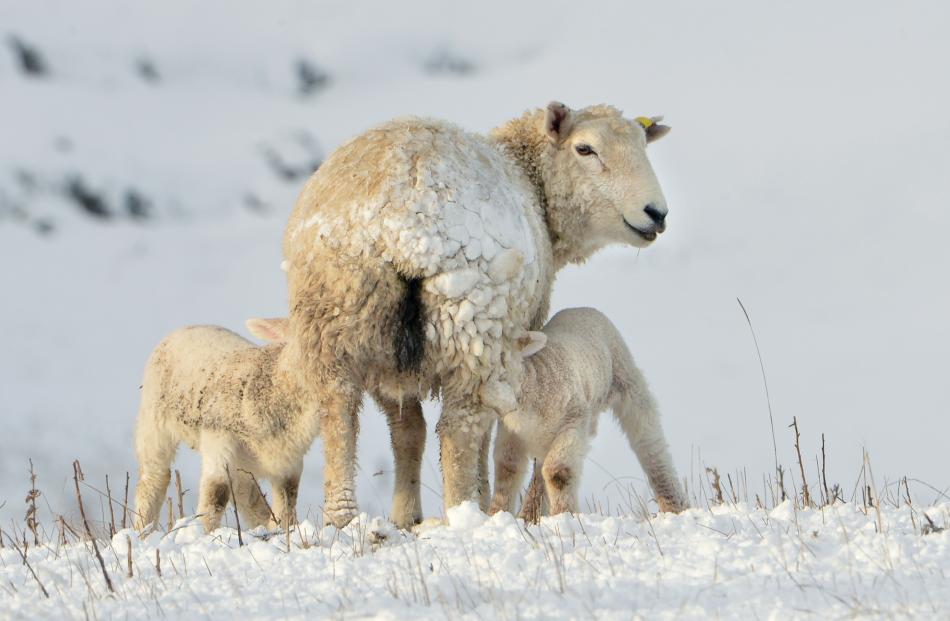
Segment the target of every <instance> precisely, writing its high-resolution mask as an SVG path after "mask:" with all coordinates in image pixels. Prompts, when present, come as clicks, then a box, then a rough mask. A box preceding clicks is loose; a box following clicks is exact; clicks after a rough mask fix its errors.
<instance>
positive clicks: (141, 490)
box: [135, 319, 320, 531]
mask: <svg viewBox="0 0 950 621" xmlns="http://www.w3.org/2000/svg"><path fill="white" fill-rule="evenodd" d="M247 325H248V328H249V329H250V330H251V332H252V333H253V334H255V335H256V336H259V337H261V338H264V339H267V340H273V341H279V342H277V343H274V344H269V345H266V346H263V347H259V346H257V345H255V344H253V343H251V342H250V341H248V340H246V339H244V338H242V337H241V336H238V335H237V334H235V333H234V332H231V331H229V330H226V329H224V328H220V327H217V326H189V327H186V328H182V329H180V330H177V331H175V332H173V333H172V334H171V335H169V336H168V337H166V338H165V339H164V340H163V341H162V342H161V343H160V344H159V345H158V347H156V348H155V350H154V351H153V352H152V355H151V356H150V358H149V361H148V365H147V367H146V369H145V378H144V380H143V382H142V400H141V405H140V407H139V417H138V424H137V425H136V431H135V450H136V454H137V457H138V461H139V482H138V486H137V488H136V492H135V511H136V514H137V516H136V522H135V526H136V528H137V529H140V530H141V529H144V528H146V527H148V526H150V525H152V524H153V523H154V522H155V521H156V520H157V518H158V516H159V512H160V510H161V508H162V502H163V500H164V499H165V493H166V490H167V488H168V482H169V479H170V474H171V472H170V469H169V467H170V465H171V463H172V461H173V460H174V458H175V452H176V449H177V447H178V444H179V443H180V442H186V443H187V444H188V445H189V446H191V448H193V449H195V450H197V451H198V452H199V453H200V454H201V484H200V486H199V490H198V513H199V515H201V516H202V520H203V522H204V525H205V528H206V529H207V530H208V531H211V530H214V529H215V528H217V527H218V526H219V525H220V523H221V517H222V514H223V512H224V509H225V506H226V505H227V503H228V499H229V497H230V495H231V494H230V491H231V486H232V485H233V488H234V495H235V499H234V500H235V505H237V507H238V509H239V510H240V512H241V515H242V518H243V519H244V520H245V522H246V524H248V525H249V526H250V527H254V526H259V525H263V524H267V523H270V525H271V527H276V526H283V527H287V526H288V525H290V524H293V523H294V522H295V521H296V519H295V507H296V502H297V487H298V485H299V483H300V474H301V471H302V469H303V456H304V454H305V453H306V452H307V449H309V448H310V445H311V443H312V442H313V440H314V439H315V438H316V437H317V435H318V434H319V431H320V417H319V412H318V409H317V407H316V404H315V403H314V401H313V399H312V398H311V397H310V393H309V391H304V390H300V388H299V386H298V384H297V379H296V378H297V374H296V373H292V372H290V370H291V367H292V365H293V364H295V362H296V359H292V358H291V357H290V356H289V355H288V354H287V350H286V348H285V345H284V343H283V342H282V341H283V339H284V332H283V331H284V330H285V328H286V322H285V321H271V320H267V319H253V320H250V321H248V323H247ZM229 475H230V481H229V478H228V477H229ZM252 475H253V478H252ZM254 478H256V479H257V480H263V479H267V480H269V481H270V483H271V486H272V488H273V494H274V502H273V516H272V514H271V511H270V510H269V509H268V507H267V504H266V502H265V501H264V498H263V497H262V496H261V493H260V489H259V488H258V487H257V483H256V482H255V480H254Z"/></svg>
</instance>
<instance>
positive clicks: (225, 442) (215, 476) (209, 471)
mask: <svg viewBox="0 0 950 621" xmlns="http://www.w3.org/2000/svg"><path fill="white" fill-rule="evenodd" d="M235 448H236V447H234V446H233V443H232V442H231V441H230V440H229V439H228V438H227V437H225V436H223V435H221V434H216V433H214V432H210V431H206V430H204V431H202V432H201V437H200V440H199V452H200V453H201V482H200V483H199V485H198V515H200V516H201V521H202V523H203V524H204V527H205V530H206V531H208V532H209V533H210V532H211V531H213V530H215V529H217V528H218V527H219V526H221V518H222V517H223V516H224V510H225V508H226V507H227V505H228V500H230V498H231V484H232V483H234V482H235V476H236V475H237V474H238V473H237V471H236V468H234V467H233V466H231V465H230V464H232V463H236V461H235V460H234V454H235V453H236V450H235ZM229 471H230V474H231V481H230V482H229V481H228V472H229ZM235 493H237V492H236V491H235Z"/></svg>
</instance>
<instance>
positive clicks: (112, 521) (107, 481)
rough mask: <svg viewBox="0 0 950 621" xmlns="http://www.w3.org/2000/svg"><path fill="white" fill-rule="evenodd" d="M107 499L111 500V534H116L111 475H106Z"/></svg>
mask: <svg viewBox="0 0 950 621" xmlns="http://www.w3.org/2000/svg"><path fill="white" fill-rule="evenodd" d="M106 500H107V501H108V502H109V534H110V535H111V536H115V511H114V510H113V509H112V489H110V488H109V475H108V474H107V475H106Z"/></svg>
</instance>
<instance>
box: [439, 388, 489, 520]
mask: <svg viewBox="0 0 950 621" xmlns="http://www.w3.org/2000/svg"><path fill="white" fill-rule="evenodd" d="M494 420H495V413H494V411H493V410H490V409H487V408H484V407H481V406H477V405H474V404H471V403H469V402H459V401H447V402H446V404H445V409H444V410H443V411H442V416H441V418H439V422H438V424H437V425H436V427H435V431H436V433H437V434H438V435H439V457H440V461H441V463H442V478H443V489H444V495H443V500H444V503H445V508H446V509H450V508H452V507H455V506H457V505H459V504H461V503H463V502H465V501H466V500H471V501H474V502H480V500H481V498H480V490H479V485H478V478H479V477H478V460H479V455H480V452H481V449H482V442H483V441H484V438H485V434H486V433H487V432H488V430H489V429H490V427H491V423H492V421H494Z"/></svg>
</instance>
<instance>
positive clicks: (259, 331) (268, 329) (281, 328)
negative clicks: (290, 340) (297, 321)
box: [244, 317, 290, 343]
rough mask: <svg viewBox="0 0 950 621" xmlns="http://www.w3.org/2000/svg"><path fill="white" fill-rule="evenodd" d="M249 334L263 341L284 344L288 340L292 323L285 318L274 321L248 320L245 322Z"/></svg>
mask: <svg viewBox="0 0 950 621" xmlns="http://www.w3.org/2000/svg"><path fill="white" fill-rule="evenodd" d="M244 325H245V326H247V330H248V332H250V333H251V334H253V335H254V336H256V337H257V338H259V339H261V340H263V341H271V342H273V343H282V342H284V341H286V340H287V328H288V326H289V325H290V322H289V321H288V320H287V319H286V318H284V317H275V318H273V319H258V318H254V319H248V320H247V321H245V322H244Z"/></svg>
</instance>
